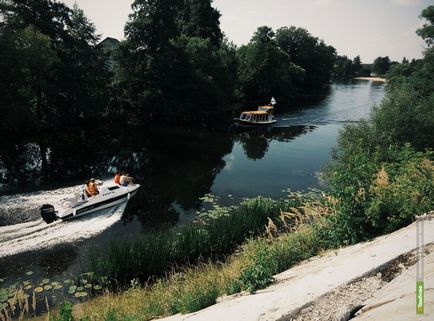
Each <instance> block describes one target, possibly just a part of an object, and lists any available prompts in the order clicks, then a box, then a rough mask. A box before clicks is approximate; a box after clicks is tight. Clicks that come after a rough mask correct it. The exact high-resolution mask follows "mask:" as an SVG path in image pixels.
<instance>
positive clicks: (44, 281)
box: [42, 279, 50, 284]
mask: <svg viewBox="0 0 434 321" xmlns="http://www.w3.org/2000/svg"><path fill="white" fill-rule="evenodd" d="M48 283H50V279H43V280H42V284H48Z"/></svg>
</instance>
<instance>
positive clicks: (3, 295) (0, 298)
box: [0, 289, 9, 303]
mask: <svg viewBox="0 0 434 321" xmlns="http://www.w3.org/2000/svg"><path fill="white" fill-rule="evenodd" d="M8 298H9V295H8V293H7V292H6V291H5V290H4V289H0V303H1V302H6V301H7V300H8Z"/></svg>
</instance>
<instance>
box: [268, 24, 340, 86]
mask: <svg viewBox="0 0 434 321" xmlns="http://www.w3.org/2000/svg"><path fill="white" fill-rule="evenodd" d="M276 42H277V45H278V46H279V48H281V49H282V50H283V51H284V52H285V53H286V54H287V55H288V56H289V58H290V60H291V62H292V63H293V64H295V65H297V66H299V67H300V68H302V69H303V70H304V71H305V77H304V82H303V88H304V89H305V90H308V91H309V90H314V89H317V88H322V87H323V86H324V85H325V84H327V83H328V82H329V81H330V79H331V75H332V69H333V64H334V62H335V55H336V50H335V48H333V47H332V46H329V45H326V44H325V43H324V41H322V40H320V39H318V38H317V37H314V36H312V35H311V34H310V33H309V32H308V31H307V30H306V29H303V28H296V27H289V28H288V27H282V28H280V29H278V30H277V31H276Z"/></svg>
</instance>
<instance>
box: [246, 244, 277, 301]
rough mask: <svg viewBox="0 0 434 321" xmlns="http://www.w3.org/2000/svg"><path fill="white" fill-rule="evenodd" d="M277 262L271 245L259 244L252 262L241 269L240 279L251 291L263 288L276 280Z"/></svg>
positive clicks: (251, 259)
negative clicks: (274, 276)
mask: <svg viewBox="0 0 434 321" xmlns="http://www.w3.org/2000/svg"><path fill="white" fill-rule="evenodd" d="M276 272H277V262H276V260H275V258H274V257H273V252H272V251H271V250H270V248H269V247H267V246H263V245H259V246H258V248H257V249H256V251H255V252H254V254H253V255H252V257H251V258H250V262H249V263H248V264H247V265H246V266H245V267H244V268H243V269H242V270H241V276H240V281H241V282H242V284H243V285H244V288H245V289H246V290H247V291H249V292H250V293H254V292H256V291H257V290H258V289H263V288H265V287H266V286H267V285H269V284H270V283H272V282H273V281H274V278H273V275H274V274H275V273H276Z"/></svg>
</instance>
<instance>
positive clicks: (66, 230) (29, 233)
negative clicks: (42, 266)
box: [0, 204, 126, 257]
mask: <svg viewBox="0 0 434 321" xmlns="http://www.w3.org/2000/svg"><path fill="white" fill-rule="evenodd" d="M125 207H126V204H120V205H119V206H117V207H114V208H110V209H105V210H101V211H97V212H95V213H93V214H89V215H88V216H86V217H83V218H80V219H77V220H72V221H68V222H63V221H56V222H54V223H52V224H50V225H47V224H46V223H45V222H44V221H43V220H41V219H39V220H37V221H33V222H28V223H22V224H17V225H11V226H3V227H0V257H5V256H10V255H15V254H19V253H22V252H27V251H33V250H38V249H43V248H50V247H53V246H55V245H58V244H63V243H71V242H77V241H79V240H81V239H87V238H91V237H94V236H96V235H98V234H100V233H102V232H103V231H104V230H106V229H107V228H109V227H110V226H112V225H113V224H115V223H116V222H118V221H119V220H120V219H121V217H122V213H123V212H124V210H125Z"/></svg>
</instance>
